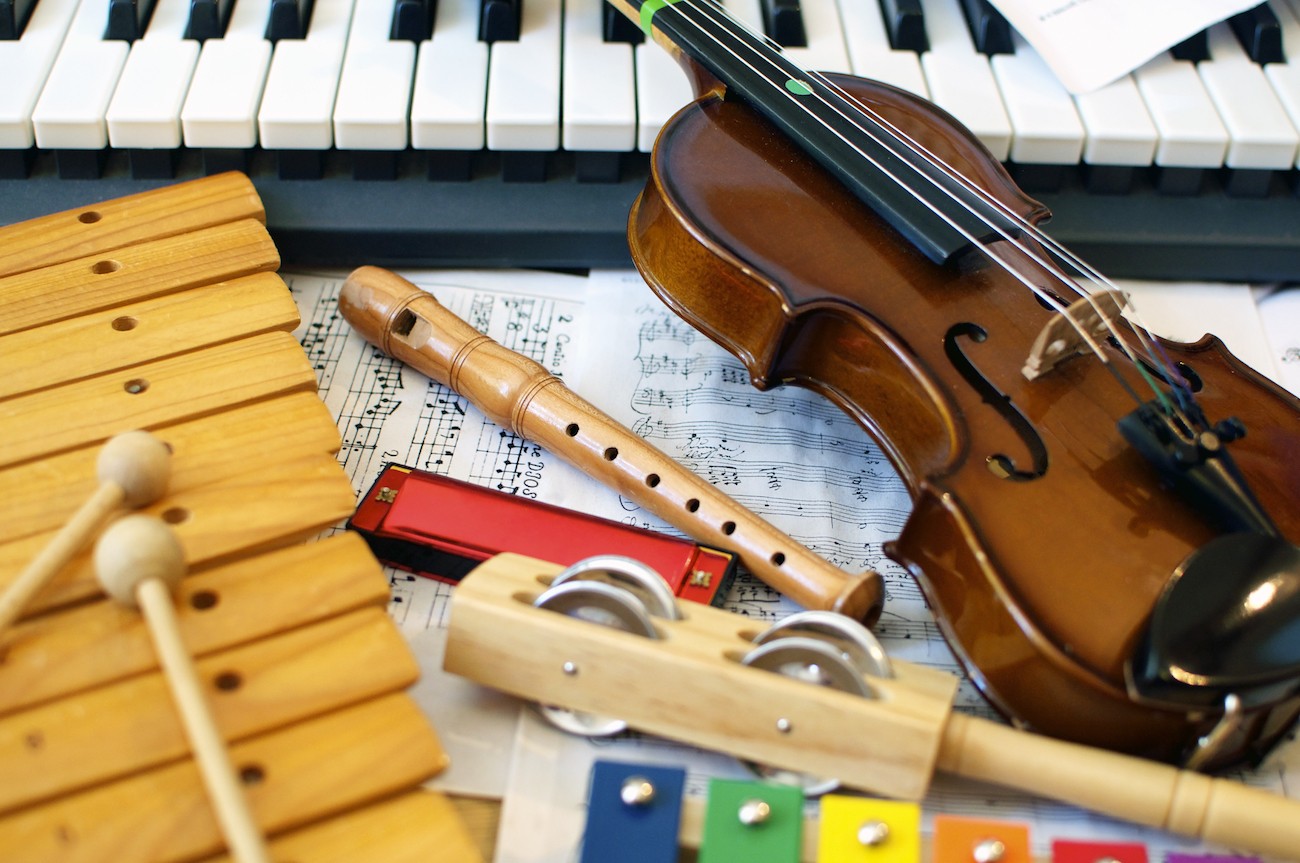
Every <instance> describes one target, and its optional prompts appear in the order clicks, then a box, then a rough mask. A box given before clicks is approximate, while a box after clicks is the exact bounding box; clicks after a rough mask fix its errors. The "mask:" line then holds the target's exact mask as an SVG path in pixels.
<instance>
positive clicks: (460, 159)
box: [428, 150, 478, 183]
mask: <svg viewBox="0 0 1300 863" xmlns="http://www.w3.org/2000/svg"><path fill="white" fill-rule="evenodd" d="M477 155H478V151H476V150H430V151H429V162H428V172H429V174H428V176H429V179H430V180H438V181H441V182H446V183H466V182H469V179H470V178H471V177H472V176H473V175H474V159H475V157H476V156H477Z"/></svg>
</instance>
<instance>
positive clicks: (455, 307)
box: [282, 271, 610, 797]
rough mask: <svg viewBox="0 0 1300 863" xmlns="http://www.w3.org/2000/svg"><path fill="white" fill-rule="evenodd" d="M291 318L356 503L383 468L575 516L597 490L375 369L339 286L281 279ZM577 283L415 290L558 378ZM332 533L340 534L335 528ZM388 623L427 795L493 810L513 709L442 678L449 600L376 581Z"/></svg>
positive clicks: (410, 585)
mask: <svg viewBox="0 0 1300 863" xmlns="http://www.w3.org/2000/svg"><path fill="white" fill-rule="evenodd" d="M282 275H283V276H284V278H285V281H286V282H287V283H288V284H289V286H290V289H291V290H292V292H293V294H294V298H295V300H296V302H297V304H298V308H299V311H300V314H301V316H302V324H301V326H300V327H299V328H298V330H297V332H296V334H295V335H296V336H297V337H298V339H299V340H300V342H301V343H302V345H303V348H304V350H306V352H307V355H308V357H309V358H310V360H311V362H312V365H313V366H314V367H315V368H316V372H317V377H318V379H319V381H320V395H321V398H322V399H323V400H324V402H325V404H326V406H327V407H328V408H329V410H330V412H331V413H332V414H333V415H334V416H335V418H336V419H337V420H338V423H339V430H340V432H341V434H342V438H343V448H342V450H341V451H340V453H339V460H340V461H341V462H342V463H343V466H344V468H345V470H346V471H347V473H348V475H349V476H350V477H351V478H352V483H353V488H354V489H355V491H356V493H357V496H358V498H360V496H361V495H362V494H365V493H366V492H367V491H368V490H369V488H370V486H371V484H372V483H373V482H374V480H375V478H376V477H377V476H378V475H379V472H380V471H381V470H382V469H383V468H384V466H385V465H386V464H388V463H389V462H397V463H399V464H404V465H407V466H409V467H415V468H419V469H421V470H428V471H431V472H433V473H438V474H443V475H447V476H453V477H455V478H457V479H463V480H468V481H471V482H476V483H479V484H482V485H488V486H492V487H498V488H503V489H507V490H513V491H517V492H519V493H523V494H527V495H534V494H535V495H536V496H538V497H542V498H545V499H547V500H550V501H551V502H554V503H560V504H565V505H569V506H574V507H578V508H581V507H583V506H586V505H587V498H588V496H597V497H599V496H601V495H610V493H609V492H607V491H606V490H605V489H603V488H601V487H600V486H598V485H597V484H595V483H593V482H592V481H591V480H590V479H588V478H587V477H585V476H583V475H582V474H580V473H579V472H577V471H575V470H573V469H572V468H570V467H569V466H568V465H566V464H564V463H563V462H560V461H559V460H558V459H555V458H553V457H552V456H550V455H549V454H547V453H544V452H542V451H541V450H540V448H539V447H537V445H536V444H533V443H532V442H530V441H525V440H522V439H521V438H519V437H518V436H517V435H515V434H513V433H511V432H508V431H505V430H503V429H501V428H499V427H497V426H495V425H493V424H492V423H490V422H488V421H487V420H486V419H485V418H484V417H483V416H482V414H480V413H479V412H478V411H477V410H476V409H474V408H473V407H472V406H470V405H469V404H468V403H467V402H466V400H465V399H463V398H461V397H460V396H458V395H456V394H455V393H453V392H451V391H450V390H448V389H447V388H445V387H443V386H441V385H439V384H436V383H433V382H432V381H430V380H429V379H428V378H426V377H425V376H424V375H422V374H420V373H418V372H414V371H412V370H410V369H407V368H405V367H403V366H402V365H401V364H400V363H398V362H396V361H394V360H392V359H390V358H388V357H386V356H383V355H382V354H381V353H380V352H379V351H377V350H376V349H374V348H372V347H371V346H370V345H368V344H367V343H366V342H365V341H364V340H363V339H362V338H361V337H360V336H358V335H357V334H356V333H354V332H353V331H352V329H351V327H349V326H348V324H347V322H346V321H344V320H343V318H342V316H341V315H340V314H339V311H338V294H339V290H340V288H341V287H342V284H343V276H344V275H345V274H343V273H332V274H320V275H312V274H307V273H298V274H291V273H283V274H282ZM585 282H586V280H585V279H584V278H581V277H578V276H565V275H558V274H552V273H532V272H509V271H506V272H444V273H439V274H438V275H437V277H436V278H434V279H430V278H424V279H422V284H423V285H424V286H425V287H426V288H427V289H429V290H431V292H432V293H433V294H434V296H435V297H436V298H437V299H438V301H439V302H441V303H442V304H443V305H445V306H447V307H448V308H449V309H451V310H452V311H453V312H455V313H456V314H458V315H459V316H461V317H462V318H464V319H465V320H468V321H471V322H472V323H473V324H474V326H476V327H478V328H479V329H480V330H482V331H485V332H487V333H488V335H490V336H492V337H493V338H494V339H496V340H497V341H499V342H501V343H502V344H504V345H507V346H508V347H510V348H511V349H512V350H516V351H519V352H520V353H523V354H525V355H527V356H529V357H531V358H532V359H534V360H536V361H537V362H539V363H541V364H542V365H544V366H546V368H547V369H548V370H549V371H551V373H553V374H555V375H557V376H559V377H564V376H565V375H566V374H568V373H569V371H570V370H571V369H572V367H573V365H574V362H575V352H574V351H573V350H572V349H571V346H572V345H574V344H575V343H576V342H577V339H576V333H577V332H578V327H579V323H580V318H581V313H582V304H583V291H584V286H585ZM336 529H340V528H336ZM387 573H388V577H389V581H390V583H391V584H392V599H391V601H390V603H389V613H390V615H391V616H392V618H393V620H394V621H395V622H396V623H397V624H398V625H399V626H400V627H401V629H402V632H403V633H404V634H405V635H406V637H407V640H408V642H409V643H410V645H411V647H412V650H413V652H414V653H415V655H416V657H417V659H418V660H419V662H420V671H421V678H420V681H419V683H418V684H416V686H415V688H414V689H413V691H412V695H413V697H414V698H415V699H416V701H417V702H418V703H419V704H420V706H421V707H422V708H423V709H424V711H425V712H426V713H427V714H428V715H429V717H430V719H431V720H432V721H433V724H434V727H435V728H437V729H438V733H439V737H440V738H441V740H442V743H443V746H444V748H445V749H446V750H447V752H448V754H449V755H450V756H451V759H452V766H451V767H450V768H449V769H448V770H447V771H446V772H444V773H443V774H442V775H440V776H439V777H437V779H436V780H435V781H434V783H433V784H434V785H436V786H437V787H439V788H442V789H444V790H451V791H456V792H460V793H464V794H472V795H478V796H486V797H499V796H500V795H501V794H502V793H503V792H504V789H505V782H506V771H507V770H508V769H509V766H510V745H511V741H512V740H513V738H514V733H515V721H516V713H517V704H516V702H514V701H513V700H511V699H509V698H506V697H504V696H500V695H496V694H495V693H491V692H489V691H488V690H485V689H483V688H482V687H478V686H474V685H473V684H470V683H468V682H467V681H464V680H462V679H460V678H458V677H455V676H454V675H449V674H445V673H444V672H443V671H442V653H443V648H444V645H445V641H446V639H445V630H444V629H443V627H444V626H445V622H446V613H447V603H448V600H449V598H450V595H451V594H450V591H451V587H450V586H449V585H446V584H442V583H440V582H437V581H433V580H431V579H426V578H419V577H416V576H413V575H411V574H409V573H406V572H401V571H399V570H396V569H392V568H389V569H388V570H387Z"/></svg>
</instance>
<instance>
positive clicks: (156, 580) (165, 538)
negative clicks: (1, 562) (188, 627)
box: [95, 515, 271, 863]
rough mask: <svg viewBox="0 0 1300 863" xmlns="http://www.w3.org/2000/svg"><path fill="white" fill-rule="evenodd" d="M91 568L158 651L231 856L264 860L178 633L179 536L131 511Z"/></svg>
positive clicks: (244, 862)
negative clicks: (134, 611) (137, 616)
mask: <svg viewBox="0 0 1300 863" xmlns="http://www.w3.org/2000/svg"><path fill="white" fill-rule="evenodd" d="M95 571H96V574H97V575H98V577H99V580H100V583H101V584H102V585H103V588H104V592H105V593H107V594H108V595H109V596H111V597H113V599H115V600H117V601H118V602H120V603H122V604H123V605H127V606H132V607H137V606H138V607H139V608H140V610H141V611H142V612H143V614H144V619H145V624H146V625H147V626H148V628H149V634H150V636H151V637H152V638H153V642H154V646H155V648H156V649H157V651H158V660H159V664H160V665H161V666H162V668H163V673H164V674H165V676H166V677H167V682H168V684H169V685H170V687H171V690H172V695H173V696H174V698H175V701H176V707H177V709H178V710H179V711H180V714H181V721H182V723H183V724H184V726H185V732H186V735H187V736H188V737H189V739H190V745H191V747H192V748H193V750H194V757H195V759H196V760H197V761H198V765H199V773H200V774H201V775H202V777H203V784H204V786H205V787H206V788H207V790H208V796H209V798H210V799H211V800H212V805H213V808H214V810H215V811H216V815H217V821H218V822H219V823H220V825H221V831H222V833H223V834H224V835H225V837H226V841H227V843H228V844H229V846H230V850H231V852H232V853H233V854H234V856H235V859H237V860H239V861H241V863H270V859H271V858H270V856H269V854H268V852H267V849H266V842H265V840H264V839H263V837H262V835H261V833H260V831H259V830H258V829H257V825H256V822H255V821H254V820H253V815H252V812H251V810H250V809H249V805H248V798H247V797H246V796H245V795H244V792H243V789H242V788H241V786H240V783H239V777H238V775H237V774H236V773H235V768H234V764H233V763H232V762H231V759H230V753H229V752H228V751H227V750H226V746H225V742H224V741H223V739H222V737H221V732H220V731H219V730H218V729H217V726H216V723H215V722H214V720H213V718H212V711H211V710H210V709H209V708H208V704H207V701H206V700H205V698H204V696H203V689H202V686H201V684H200V683H199V679H198V673H197V671H196V670H195V668H194V661H193V659H191V657H190V655H189V653H188V652H187V651H186V649H185V645H184V642H183V641H182V639H181V633H180V626H179V624H178V622H177V618H176V609H175V608H174V607H173V606H172V596H171V589H172V587H173V586H174V585H175V584H176V582H178V581H180V579H181V578H183V577H184V575H185V557H184V552H183V551H182V549H181V546H180V542H179V541H178V540H177V539H176V536H175V535H174V534H173V533H172V531H171V530H170V528H168V527H167V525H166V524H165V523H164V522H163V521H162V520H161V519H158V518H155V517H153V516H148V515H130V516H127V517H125V518H123V519H121V520H119V521H117V522H115V523H114V524H113V525H111V526H110V527H109V529H108V530H106V531H104V535H103V536H101V537H100V539H99V542H98V543H96V545H95Z"/></svg>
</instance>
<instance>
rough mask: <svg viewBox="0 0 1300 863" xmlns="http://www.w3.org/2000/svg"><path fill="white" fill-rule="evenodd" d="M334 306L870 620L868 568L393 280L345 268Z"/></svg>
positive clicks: (759, 562)
mask: <svg viewBox="0 0 1300 863" xmlns="http://www.w3.org/2000/svg"><path fill="white" fill-rule="evenodd" d="M339 308H340V309H341V311H342V313H343V317H344V318H346V319H347V320H348V322H349V323H350V324H351V325H352V326H353V327H354V328H355V329H356V330H357V331H358V332H359V333H360V334H361V335H362V336H363V337H365V339H366V340H367V341H369V342H370V343H371V344H374V345H376V346H377V347H379V348H380V349H381V350H383V351H384V352H385V353H387V354H389V355H391V356H393V357H395V358H397V359H399V360H401V361H402V362H404V363H407V364H408V365H410V366H411V367H412V368H415V369H417V370H418V371H420V372H422V373H424V374H426V375H428V376H429V377H431V378H433V379H434V380H436V381H438V382H439V383H441V384H444V385H446V386H449V387H451V388H452V389H453V390H455V391H456V392H458V393H460V394H461V395H463V396H465V398H467V399H469V400H470V401H471V402H472V403H473V404H474V405H475V406H476V407H477V408H478V409H479V410H481V411H483V413H485V414H486V415H487V416H488V418H489V419H491V420H492V421H493V422H496V423H498V424H499V425H503V426H505V427H507V428H509V429H511V430H512V431H514V432H515V433H517V434H519V435H522V436H523V437H525V438H528V439H529V440H533V441H536V442H537V443H540V444H541V445H542V446H544V447H545V448H546V449H547V450H549V451H550V452H552V453H555V454H556V455H557V456H559V457H560V458H563V459H564V460H565V461H567V462H569V463H570V464H572V465H574V466H575V467H577V468H578V469H579V470H582V471H583V472H585V473H587V474H589V475H590V476H593V477H595V478H597V479H599V480H601V481H602V482H604V483H605V484H606V485H608V486H610V487H612V488H614V489H616V490H617V491H618V492H619V494H621V495H623V496H625V497H627V498H628V499H630V500H633V501H636V502H637V503H638V504H640V505H641V506H644V507H645V508H646V509H648V510H650V511H651V512H653V513H654V514H655V515H657V516H659V517H660V518H662V519H663V520H664V521H666V522H668V523H669V524H672V525H674V526H676V527H678V528H679V529H681V530H682V531H684V532H686V533H687V534H688V535H690V536H692V537H694V538H695V540H696V541H698V542H701V543H704V544H706V545H712V546H717V547H719V548H725V549H730V550H731V551H734V552H735V553H736V554H737V555H738V556H739V557H740V559H741V561H742V562H743V563H744V565H745V566H746V567H747V568H748V569H749V571H750V572H752V573H753V574H754V575H756V576H757V577H758V578H760V579H762V580H763V581H764V582H765V583H767V584H769V585H771V586H772V587H773V588H775V589H776V590H779V591H781V592H782V593H783V594H785V595H786V596H788V597H790V599H792V600H794V601H795V602H797V603H799V604H800V605H802V606H804V607H806V608H820V609H831V610H834V611H839V612H841V613H843V614H846V615H848V616H850V617H853V618H856V619H859V620H865V621H867V622H869V623H870V622H874V620H875V619H876V618H877V617H878V616H879V614H880V608H881V605H882V603H883V597H884V593H883V590H882V587H881V578H880V576H879V574H878V573H875V572H865V573H861V574H857V575H853V574H850V573H847V572H844V571H843V570H840V569H838V568H836V567H834V566H832V565H831V564H829V563H827V562H826V561H825V560H823V559H821V558H819V557H817V556H816V555H815V554H813V553H812V552H810V551H809V550H808V549H807V548H805V547H804V546H802V545H800V544H799V543H797V542H795V541H794V540H793V539H791V538H790V537H789V536H786V535H785V534H784V533H782V532H781V531H779V530H777V529H776V528H774V527H772V526H771V525H770V524H768V523H767V522H765V521H763V520H762V519H760V518H759V517H758V516H756V515H754V514H753V513H751V512H749V511H748V510H746V509H745V508H744V507H742V506H740V505H739V504H737V503H736V502H735V501H733V500H732V499H731V498H729V497H727V496H726V495H725V494H723V493H722V492H721V491H719V490H718V489H716V488H715V487H714V486H713V485H711V484H709V483H708V482H706V481H705V480H703V479H701V478H700V477H698V476H696V475H695V474H693V473H691V472H690V471H688V470H686V469H685V468H683V467H682V466H681V465H679V464H678V463H677V462H675V461H674V460H673V459H671V458H669V457H668V456H667V455H665V454H664V453H662V452H660V451H659V450H658V449H656V448H654V447H653V446H651V445H650V444H648V443H646V442H645V441H644V440H642V439H641V438H640V437H638V436H637V435H636V434H634V433H633V432H631V431H630V430H629V429H627V428H626V427H624V426H622V425H620V424H619V423H617V422H615V421H614V420H613V419H612V418H610V417H608V416H606V415H605V414H603V413H601V412H600V411H599V410H598V409H596V408H595V407H593V406H592V405H591V404H589V403H588V402H586V401H584V400H583V399H582V398H580V397H579V396H577V395H576V394H575V393H573V392H572V391H571V390H569V389H568V388H567V387H565V386H564V384H563V383H562V382H561V381H560V379H559V378H557V377H555V376H554V375H552V374H550V373H549V372H547V371H546V369H545V368H543V367H542V366H541V365H539V364H538V363H536V362H534V361H533V360H531V359H529V358H528V357H525V356H522V355H520V354H517V353H515V352H514V351H511V350H509V349H507V348H505V347H503V346H501V345H500V344H498V343H497V342H495V341H493V340H492V339H490V338H488V337H487V336H485V335H483V334H481V333H479V332H478V331H477V330H475V329H474V328H473V327H471V326H470V325H469V324H467V323H466V322H465V321H463V320H461V319H460V318H458V317H456V316H455V315H454V314H452V313H451V312H450V311H448V310H447V309H446V308H445V307H444V306H443V305H442V304H441V303H439V302H438V301H437V300H436V299H434V298H433V297H432V296H430V295H429V294H428V293H427V292H425V291H423V290H421V289H420V288H418V287H416V286H415V285H413V284H411V283H410V282H408V281H406V280H405V279H403V278H401V277H400V276H398V275H396V274H394V273H391V272H389V271H387V270H382V269H379V268H376V267H362V268H360V269H358V270H355V271H354V272H353V273H352V274H351V275H350V276H348V279H347V281H346V282H345V284H344V286H343V290H342V293H341V294H340V296H339Z"/></svg>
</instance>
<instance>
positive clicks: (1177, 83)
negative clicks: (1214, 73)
mask: <svg viewBox="0 0 1300 863" xmlns="http://www.w3.org/2000/svg"><path fill="white" fill-rule="evenodd" d="M1133 80H1134V82H1135V83H1136V84H1137V87H1138V92H1140V93H1141V94H1142V99H1143V101H1144V102H1145V103H1146V106H1147V110H1148V111H1149V112H1150V113H1151V119H1152V121H1153V122H1154V123H1155V124H1156V129H1157V131H1158V132H1159V136H1160V138H1159V141H1158V143H1157V144H1156V152H1155V157H1154V162H1155V164H1156V165H1159V166H1161V167H1167V168H1217V167H1219V166H1220V165H1222V164H1223V159H1224V156H1225V155H1226V154H1227V152H1228V130H1227V129H1226V128H1225V127H1224V125H1223V121H1222V120H1221V119H1220V117H1219V112H1218V111H1217V110H1216V109H1215V107H1214V102H1213V101H1212V100H1211V99H1210V94H1209V93H1207V92H1206V90H1205V84H1204V82H1202V81H1201V76H1200V75H1199V74H1198V73H1197V71H1196V66H1195V64H1193V63H1191V62H1188V61H1186V60H1175V59H1174V58H1173V57H1172V56H1171V55H1170V54H1168V53H1165V54H1162V55H1160V56H1159V57H1156V58H1155V59H1153V60H1151V61H1149V62H1147V63H1145V64H1144V65H1142V66H1141V67H1140V68H1138V69H1137V70H1136V71H1135V72H1134V73H1133Z"/></svg>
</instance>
